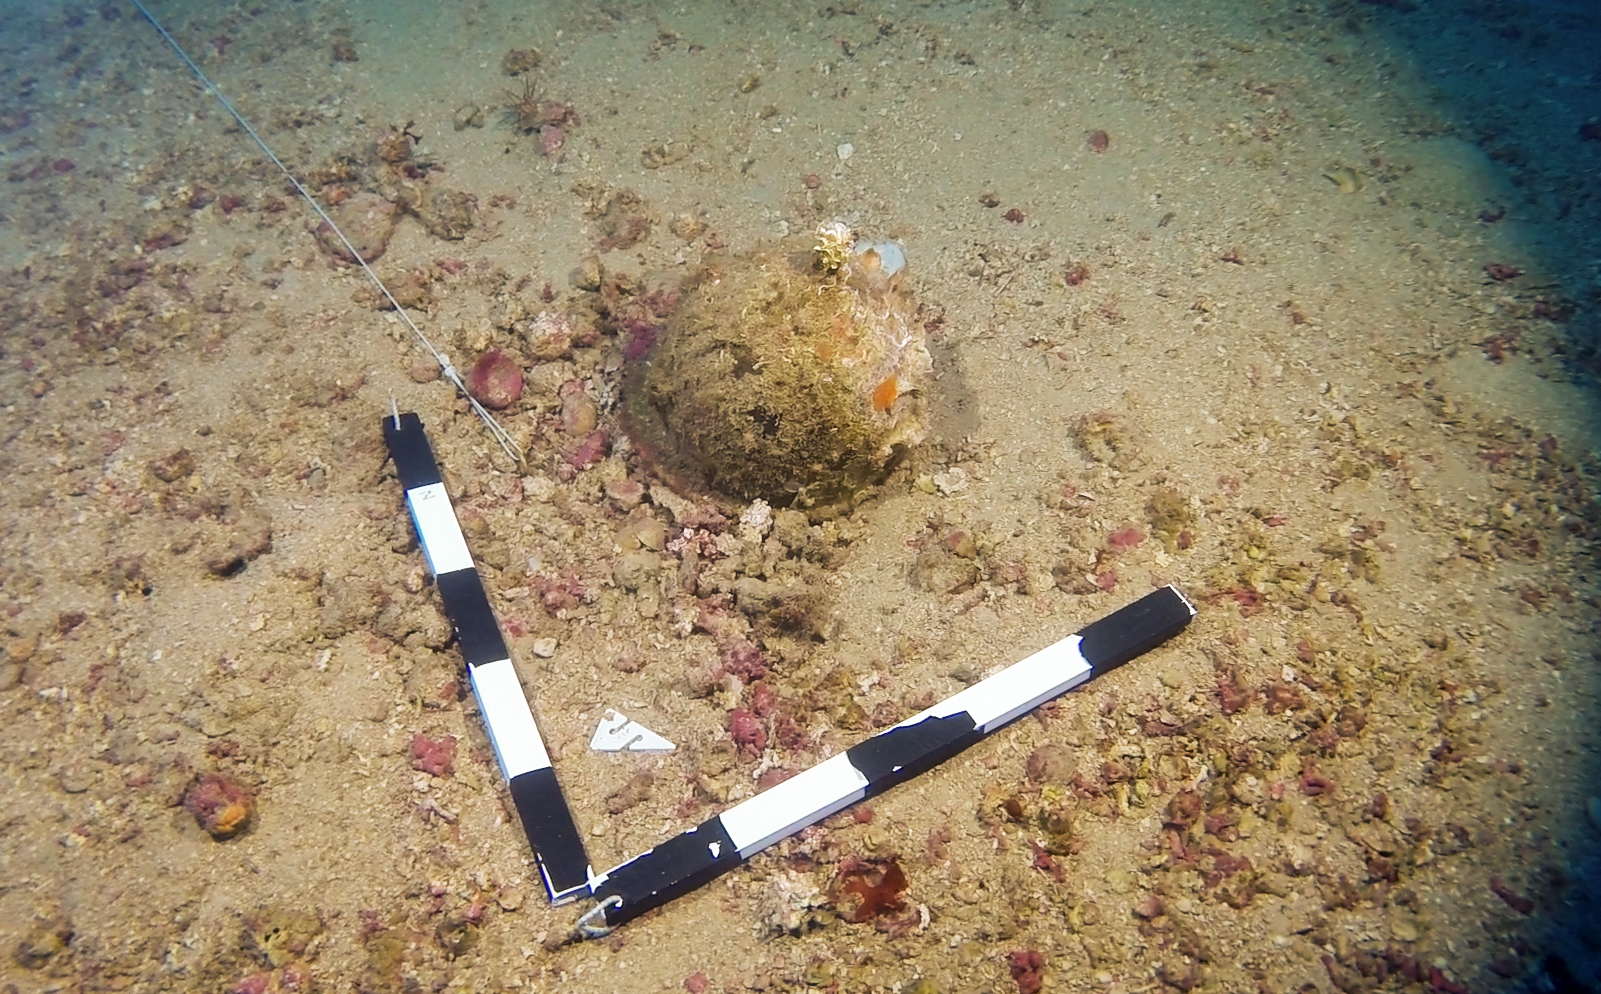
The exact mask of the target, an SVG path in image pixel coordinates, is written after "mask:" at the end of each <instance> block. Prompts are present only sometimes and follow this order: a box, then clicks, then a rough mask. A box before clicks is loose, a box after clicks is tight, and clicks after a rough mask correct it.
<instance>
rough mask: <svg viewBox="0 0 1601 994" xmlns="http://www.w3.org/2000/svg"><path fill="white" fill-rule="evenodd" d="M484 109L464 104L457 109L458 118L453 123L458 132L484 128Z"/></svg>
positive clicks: (475, 105)
mask: <svg viewBox="0 0 1601 994" xmlns="http://www.w3.org/2000/svg"><path fill="white" fill-rule="evenodd" d="M484 118H485V115H484V109H483V108H482V107H480V106H478V105H477V104H462V105H461V106H460V107H457V108H456V116H455V119H454V121H453V122H452V123H453V124H454V126H455V129H456V130H457V131H465V130H466V129H468V128H481V127H483V126H484Z"/></svg>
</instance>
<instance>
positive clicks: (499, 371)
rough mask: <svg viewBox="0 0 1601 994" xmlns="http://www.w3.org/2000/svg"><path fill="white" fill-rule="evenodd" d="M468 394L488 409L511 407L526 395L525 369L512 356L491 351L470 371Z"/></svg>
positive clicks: (481, 357)
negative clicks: (524, 388) (524, 383)
mask: <svg viewBox="0 0 1601 994" xmlns="http://www.w3.org/2000/svg"><path fill="white" fill-rule="evenodd" d="M467 392H468V393H470V394H472V395H473V396H474V397H475V398H477V400H478V402H479V403H480V404H482V405H484V406H485V407H489V408H493V409H495V410H497V411H498V410H500V409H501V408H504V407H510V406H511V405H512V404H514V403H516V401H517V398H518V397H521V396H522V393H523V371H522V367H521V366H519V365H518V364H517V360H516V359H514V358H512V356H511V355H510V354H509V353H507V352H502V351H501V350H500V349H490V350H489V351H488V352H485V353H484V354H483V355H481V356H479V357H478V361H477V362H475V363H473V368H472V370H471V371H470V372H468V374H467Z"/></svg>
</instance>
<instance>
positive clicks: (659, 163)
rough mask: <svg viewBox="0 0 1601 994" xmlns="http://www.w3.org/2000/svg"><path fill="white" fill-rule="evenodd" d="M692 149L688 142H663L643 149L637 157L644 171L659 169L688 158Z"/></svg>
mask: <svg viewBox="0 0 1601 994" xmlns="http://www.w3.org/2000/svg"><path fill="white" fill-rule="evenodd" d="M693 147H694V146H692V145H691V144H690V143H688V142H663V143H662V144H660V145H652V146H651V147H650V148H647V149H645V150H644V151H643V152H641V153H640V156H639V157H640V160H641V161H642V162H643V163H644V164H645V168H646V169H660V168H662V167H663V166H670V165H672V164H673V163H675V162H677V161H679V160H680V159H683V158H684V157H686V156H688V155H689V153H690V151H691V150H692V149H693Z"/></svg>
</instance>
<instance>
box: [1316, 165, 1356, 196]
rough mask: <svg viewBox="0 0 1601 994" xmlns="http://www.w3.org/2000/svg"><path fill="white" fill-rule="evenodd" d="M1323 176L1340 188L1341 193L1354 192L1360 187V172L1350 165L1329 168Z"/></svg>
mask: <svg viewBox="0 0 1601 994" xmlns="http://www.w3.org/2000/svg"><path fill="white" fill-rule="evenodd" d="M1323 178H1324V179H1326V180H1328V181H1329V182H1330V183H1333V184H1334V185H1335V186H1337V187H1339V188H1340V192H1341V193H1356V192H1357V191H1358V190H1360V189H1362V174H1361V173H1359V172H1357V171H1356V170H1355V169H1352V168H1351V167H1350V166H1340V167H1338V168H1336V169H1330V170H1329V171H1328V172H1326V173H1324V174H1323Z"/></svg>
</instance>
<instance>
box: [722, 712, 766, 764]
mask: <svg viewBox="0 0 1601 994" xmlns="http://www.w3.org/2000/svg"><path fill="white" fill-rule="evenodd" d="M728 733H729V734H730V735H732V736H733V737H734V744H735V745H737V746H739V751H740V752H742V753H744V754H745V755H747V756H759V755H761V752H762V750H763V749H765V748H767V729H766V728H764V727H762V723H761V720H760V719H758V718H757V717H756V716H755V715H754V714H752V713H751V712H750V711H749V710H747V709H745V708H735V709H734V710H732V711H730V712H729V713H728Z"/></svg>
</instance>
